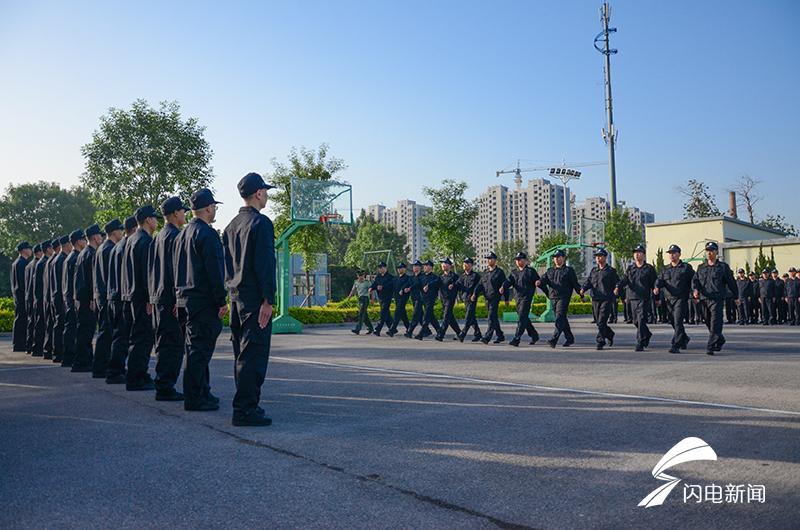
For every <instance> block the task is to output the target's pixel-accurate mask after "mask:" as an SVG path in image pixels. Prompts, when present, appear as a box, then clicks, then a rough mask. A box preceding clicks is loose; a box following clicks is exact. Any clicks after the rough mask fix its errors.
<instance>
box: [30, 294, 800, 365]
mask: <svg viewBox="0 0 800 530" xmlns="http://www.w3.org/2000/svg"><path fill="white" fill-rule="evenodd" d="M788 305H789V324H791V325H793V326H796V325H797V324H800V315H798V314H797V311H798V309H800V303H798V301H797V298H789V303H788ZM34 353H35V352H34Z"/></svg>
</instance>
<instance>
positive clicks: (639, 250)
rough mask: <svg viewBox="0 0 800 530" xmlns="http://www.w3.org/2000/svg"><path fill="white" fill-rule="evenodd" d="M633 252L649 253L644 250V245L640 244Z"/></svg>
mask: <svg viewBox="0 0 800 530" xmlns="http://www.w3.org/2000/svg"><path fill="white" fill-rule="evenodd" d="M633 251H634V252H647V251H646V250H645V248H644V245H642V244H641V243H639V244H638V245H636V246H635V247H634V248H633Z"/></svg>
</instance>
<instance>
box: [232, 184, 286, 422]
mask: <svg viewBox="0 0 800 530" xmlns="http://www.w3.org/2000/svg"><path fill="white" fill-rule="evenodd" d="M271 188H274V186H272V185H270V184H267V183H266V182H264V179H263V178H262V177H261V175H259V174H258V173H248V174H247V175H245V176H244V177H243V178H242V179H241V180H240V181H239V185H238V189H239V195H240V196H241V197H242V199H244V204H245V205H244V206H243V207H242V208H240V209H239V214H238V215H237V216H236V217H234V218H233V220H232V221H231V222H230V224H229V225H228V226H227V227H226V228H225V232H224V235H223V236H222V240H223V247H224V252H225V286H226V287H227V288H228V293H230V298H231V340H232V341H233V353H234V357H235V364H234V381H235V383H236V394H235V395H234V396H233V418H232V420H231V423H232V424H233V425H234V426H239V427H242V426H253V427H262V426H267V425H271V424H272V420H271V419H270V418H268V417H267V416H265V415H264V414H265V413H264V409H263V408H261V407H260V406H259V401H260V399H261V386H262V385H263V384H264V378H265V377H266V375H267V364H268V362H269V350H270V346H271V343H272V310H273V306H274V305H275V291H276V289H277V280H276V263H275V228H274V226H273V225H272V221H271V220H270V218H269V217H267V216H266V215H264V214H262V213H260V212H261V210H263V209H264V208H265V207H266V206H267V190H269V189H271Z"/></svg>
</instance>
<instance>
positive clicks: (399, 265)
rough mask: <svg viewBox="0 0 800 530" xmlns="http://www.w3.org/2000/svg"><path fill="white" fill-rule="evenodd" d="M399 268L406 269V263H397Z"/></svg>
mask: <svg viewBox="0 0 800 530" xmlns="http://www.w3.org/2000/svg"><path fill="white" fill-rule="evenodd" d="M397 268H398V269H405V268H406V264H405V263H403V262H402V261H401V262H400V263H398V264H397Z"/></svg>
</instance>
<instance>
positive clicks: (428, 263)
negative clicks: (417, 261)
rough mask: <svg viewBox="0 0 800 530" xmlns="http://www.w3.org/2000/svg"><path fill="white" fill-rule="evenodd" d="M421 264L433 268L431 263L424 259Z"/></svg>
mask: <svg viewBox="0 0 800 530" xmlns="http://www.w3.org/2000/svg"><path fill="white" fill-rule="evenodd" d="M422 264H423V265H427V266H428V267H433V261H431V260H429V259H426V260H425V261H424V262H423V263H422Z"/></svg>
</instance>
